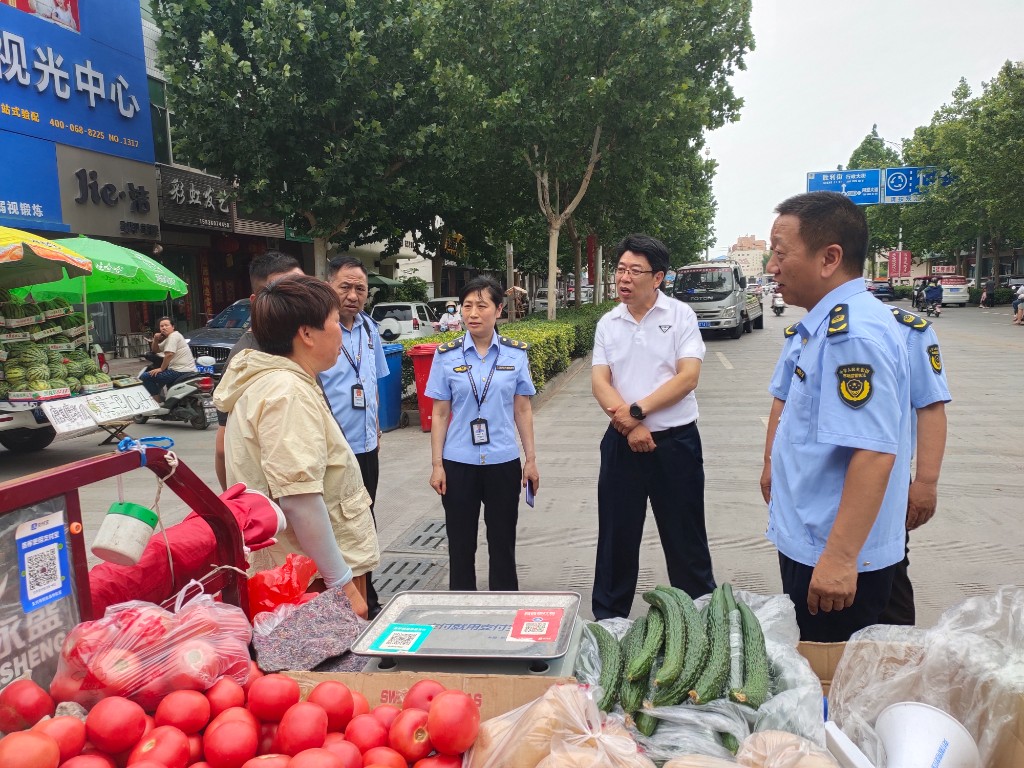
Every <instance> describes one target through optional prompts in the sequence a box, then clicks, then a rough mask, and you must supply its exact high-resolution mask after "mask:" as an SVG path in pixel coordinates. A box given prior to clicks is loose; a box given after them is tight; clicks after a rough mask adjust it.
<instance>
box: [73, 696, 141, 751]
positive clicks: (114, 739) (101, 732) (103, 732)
mask: <svg viewBox="0 0 1024 768" xmlns="http://www.w3.org/2000/svg"><path fill="white" fill-rule="evenodd" d="M145 730H146V713H145V712H143V711H142V707H140V706H139V705H138V704H136V703H135V702H134V701H128V699H122V698H121V697H120V696H111V697H110V698H107V699H103V700H102V701H100V702H99V703H98V704H96V706H95V707H93V708H92V711H91V712H89V714H88V716H87V717H86V718H85V733H86V736H87V737H88V738H89V741H91V742H92V743H93V745H94V746H95V747H97V748H99V749H101V750H103V751H104V752H107V753H109V754H112V755H116V754H117V753H118V752H124V751H125V750H126V749H131V748H132V747H134V746H135V745H136V744H137V743H138V741H139V739H140V738H141V737H142V734H143V732H144V731H145Z"/></svg>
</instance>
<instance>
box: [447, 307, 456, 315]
mask: <svg viewBox="0 0 1024 768" xmlns="http://www.w3.org/2000/svg"><path fill="white" fill-rule="evenodd" d="M448 314H449V315H454V314H455V307H448Z"/></svg>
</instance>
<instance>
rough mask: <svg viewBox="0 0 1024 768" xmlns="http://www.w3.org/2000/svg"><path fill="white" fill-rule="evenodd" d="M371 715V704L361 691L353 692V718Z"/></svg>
mask: <svg viewBox="0 0 1024 768" xmlns="http://www.w3.org/2000/svg"><path fill="white" fill-rule="evenodd" d="M368 714H370V702H368V701H367V700H366V697H365V696H363V694H361V693H360V692H359V691H352V717H355V716H356V715H368Z"/></svg>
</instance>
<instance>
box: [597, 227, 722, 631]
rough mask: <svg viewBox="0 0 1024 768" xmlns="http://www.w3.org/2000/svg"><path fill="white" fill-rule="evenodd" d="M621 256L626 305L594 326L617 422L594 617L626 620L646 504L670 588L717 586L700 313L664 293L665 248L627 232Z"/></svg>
mask: <svg viewBox="0 0 1024 768" xmlns="http://www.w3.org/2000/svg"><path fill="white" fill-rule="evenodd" d="M617 256H618V267H617V268H616V270H615V287H616V289H617V291H618V294H619V299H620V301H621V304H620V305H619V306H618V307H616V308H615V309H613V310H612V311H610V312H609V313H608V314H606V315H605V316H604V317H602V318H601V320H600V322H599V323H598V325H597V334H596V336H595V339H594V363H593V366H594V367H593V372H592V384H593V391H594V397H595V398H596V399H597V402H598V403H600V405H601V408H602V410H603V411H604V412H605V414H606V415H608V416H609V418H610V419H611V424H609V426H608V431H607V432H606V433H605V435H604V438H603V439H602V441H601V471H600V475H599V478H598V486H597V506H598V512H597V515H598V534H597V564H596V567H595V573H594V594H593V612H594V617H595V618H597V619H607V618H611V617H625V616H628V615H629V612H630V610H631V608H632V605H633V596H634V595H635V594H636V582H637V576H638V572H639V567H640V564H639V560H640V540H641V538H642V536H643V532H644V520H645V518H646V516H647V502H648V500H650V502H651V507H652V508H653V510H654V519H655V522H656V523H657V525H658V533H659V535H660V537H661V545H662V548H663V549H664V551H665V561H666V564H667V566H668V576H669V581H670V582H671V583H672V585H673V586H675V587H678V588H680V589H683V590H685V591H686V592H687V593H688V594H690V595H691V596H692V597H698V596H700V595H703V594H706V593H708V592H710V591H711V590H712V589H714V587H715V579H714V576H713V574H712V570H711V553H710V552H709V550H708V537H707V529H706V527H705V523H704V463H703V454H702V452H701V441H700V434H699V432H698V431H697V399H696V398H695V397H694V391H695V390H696V389H697V382H698V380H699V378H700V368H701V363H702V361H703V359H704V341H703V340H702V339H701V336H700V331H699V330H698V328H697V316H696V315H695V314H694V312H693V310H692V309H690V308H689V307H688V306H687V305H686V304H684V303H682V302H680V301H676V300H675V299H672V298H669V297H668V296H666V295H665V294H664V293H662V292H661V291H660V290H659V288H660V286H661V283H662V281H663V280H664V279H665V272H666V271H667V270H668V268H669V255H668V249H667V248H665V246H664V244H663V243H661V242H659V241H658V240H655V239H654V238H653V237H649V236H647V235H640V234H634V235H629V236H628V237H626V238H625V239H624V240H623V241H622V242H621V243H619V245H618V248H617Z"/></svg>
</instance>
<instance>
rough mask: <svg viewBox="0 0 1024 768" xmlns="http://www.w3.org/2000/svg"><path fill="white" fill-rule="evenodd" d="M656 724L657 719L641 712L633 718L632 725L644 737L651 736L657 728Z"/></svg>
mask: <svg viewBox="0 0 1024 768" xmlns="http://www.w3.org/2000/svg"><path fill="white" fill-rule="evenodd" d="M658 722H659V721H658V718H656V717H655V716H654V715H649V714H647V713H646V712H644V711H643V710H641V711H640V712H637V713H636V715H634V716H633V724H634V725H636V729H637V730H638V731H640V733H642V734H643V735H644V736H653V735H654V731H655V730H657V728H658Z"/></svg>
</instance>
